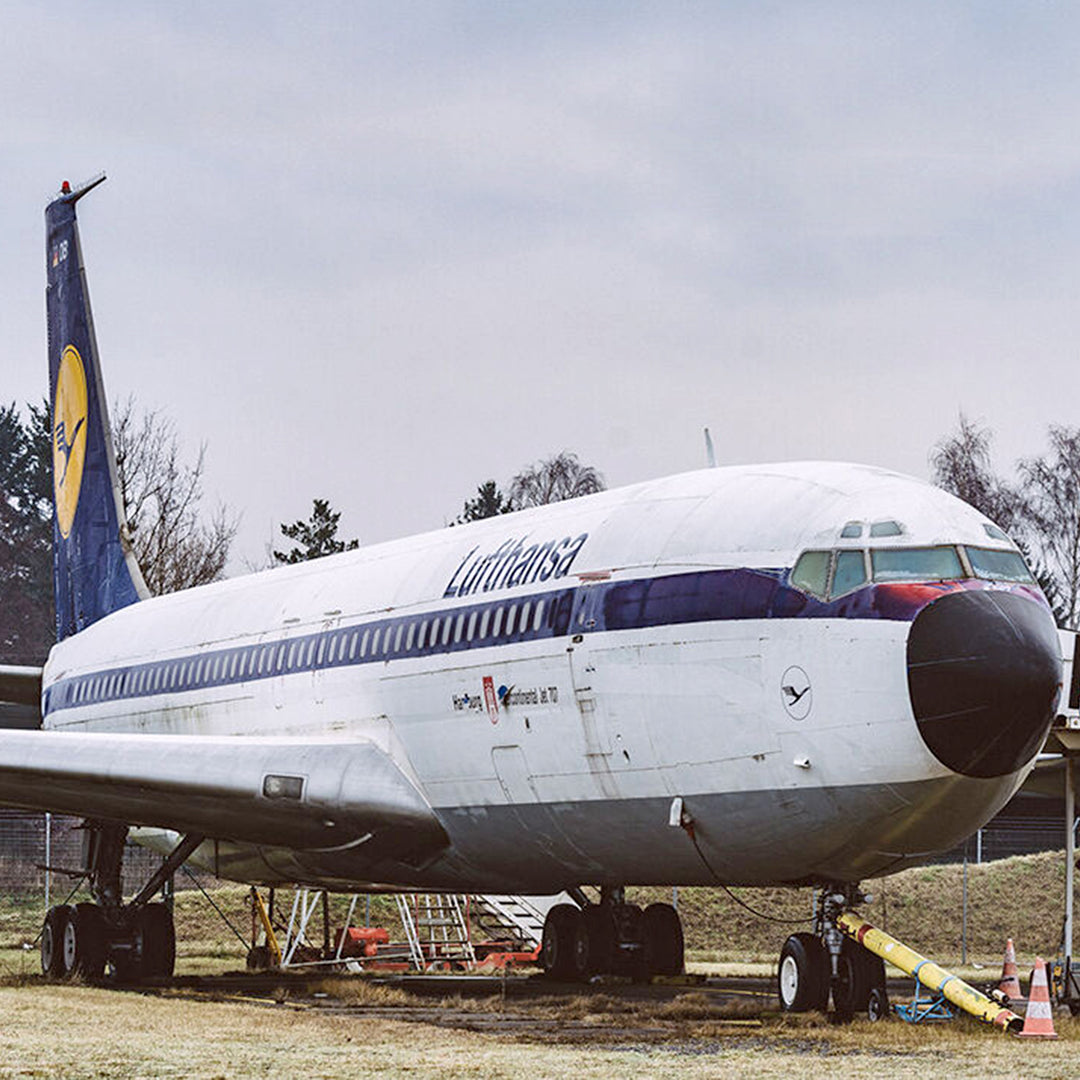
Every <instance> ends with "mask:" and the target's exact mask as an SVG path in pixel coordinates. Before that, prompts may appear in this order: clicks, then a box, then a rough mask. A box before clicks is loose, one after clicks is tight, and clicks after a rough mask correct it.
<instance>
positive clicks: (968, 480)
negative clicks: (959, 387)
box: [930, 413, 1030, 536]
mask: <svg viewBox="0 0 1080 1080" xmlns="http://www.w3.org/2000/svg"><path fill="white" fill-rule="evenodd" d="M992 441H993V435H992V434H991V432H990V430H989V429H988V428H985V427H982V426H980V425H979V424H978V423H977V422H975V421H973V420H969V419H968V418H967V417H966V416H965V415H964V414H963V413H961V414H960V421H959V423H958V425H957V430H956V432H955V433H954V434H952V435H948V436H946V437H945V438H944V439H942V440H941V441H940V442H939V443H937V445H936V446H935V447H934V449H933V450H931V451H930V468H931V471H932V479H933V482H934V483H935V484H936V485H937V486H938V487H940V488H944V489H945V490H946V491H949V492H952V494H953V495H956V496H957V497H958V498H961V499H963V500H964V502H966V503H968V504H969V505H971V506H974V507H975V509H976V510H978V511H980V512H981V513H983V514H985V515H986V516H987V517H988V518H990V519H991V520H992V521H995V522H997V524H998V525H1000V526H1001V527H1002V528H1003V529H1004V530H1005V531H1006V532H1008V533H1011V534H1015V535H1018V536H1023V535H1025V534H1026V532H1027V530H1028V527H1029V524H1030V523H1029V513H1028V507H1027V501H1026V499H1025V496H1024V492H1023V491H1021V490H1020V489H1019V488H1017V487H1013V486H1012V485H1010V484H1008V483H1007V482H1006V481H1004V480H1002V479H1001V477H999V476H998V475H997V473H995V472H994V468H993V465H992V463H991V460H990V444H991V442H992Z"/></svg>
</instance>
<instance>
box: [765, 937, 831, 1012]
mask: <svg viewBox="0 0 1080 1080" xmlns="http://www.w3.org/2000/svg"><path fill="white" fill-rule="evenodd" d="M777 989H778V991H779V994H780V1006H781V1008H782V1009H783V1010H784V1012H813V1011H817V1012H824V1011H825V1010H826V1009H827V1008H828V1007H829V958H828V956H827V955H826V953H825V948H824V946H823V945H822V944H821V942H820V940H819V939H818V938H816V937H814V935H813V934H806V933H803V934H792V935H791V937H789V938H788V939H787V941H785V942H784V947H783V949H781V950H780V970H779V972H778V974H777Z"/></svg>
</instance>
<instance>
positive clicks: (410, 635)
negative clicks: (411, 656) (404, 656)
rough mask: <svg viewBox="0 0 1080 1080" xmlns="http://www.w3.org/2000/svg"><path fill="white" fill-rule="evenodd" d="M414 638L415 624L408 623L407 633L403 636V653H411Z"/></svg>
mask: <svg viewBox="0 0 1080 1080" xmlns="http://www.w3.org/2000/svg"><path fill="white" fill-rule="evenodd" d="M415 637H416V623H414V622H411V623H409V629H408V632H407V633H406V634H405V651H406V652H412V647H413V639H414V638H415Z"/></svg>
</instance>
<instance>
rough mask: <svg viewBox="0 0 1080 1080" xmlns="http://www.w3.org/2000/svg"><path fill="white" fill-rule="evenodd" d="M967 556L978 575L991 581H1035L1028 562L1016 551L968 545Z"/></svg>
mask: <svg viewBox="0 0 1080 1080" xmlns="http://www.w3.org/2000/svg"><path fill="white" fill-rule="evenodd" d="M964 550H965V551H967V557H968V560H969V562H970V563H971V569H972V571H973V572H974V574H975V576H976V577H980V578H987V579H989V580H990V581H1022V582H1024V583H1025V584H1031V583H1033V582H1034V580H1035V579H1034V578H1033V577H1032V576H1031V571H1030V570H1029V569H1028V568H1027V564H1026V563H1025V562H1024V560H1023V558H1022V557H1021V556H1020V554H1019V553H1018V552H1016V551H1001V550H999V549H996V548H976V547H967V548H965V549H964Z"/></svg>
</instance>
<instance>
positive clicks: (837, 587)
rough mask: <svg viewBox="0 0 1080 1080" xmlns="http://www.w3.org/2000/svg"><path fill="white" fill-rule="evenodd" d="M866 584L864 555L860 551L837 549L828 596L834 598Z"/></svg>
mask: <svg viewBox="0 0 1080 1080" xmlns="http://www.w3.org/2000/svg"><path fill="white" fill-rule="evenodd" d="M865 584H866V557H865V556H864V555H863V553H862V552H861V551H838V552H837V553H836V568H835V569H834V570H833V582H832V588H831V589H830V590H829V596H830V597H832V598H833V599H835V598H836V597H838V596H844V595H846V594H847V593H849V592H854V591H855V590H856V589H857V588H859V586H860V585H865Z"/></svg>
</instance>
